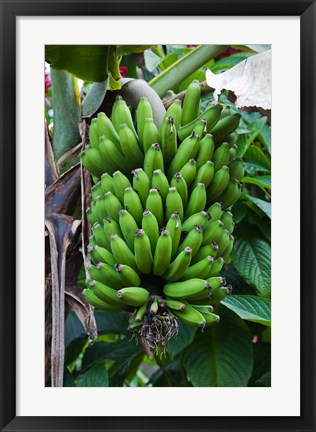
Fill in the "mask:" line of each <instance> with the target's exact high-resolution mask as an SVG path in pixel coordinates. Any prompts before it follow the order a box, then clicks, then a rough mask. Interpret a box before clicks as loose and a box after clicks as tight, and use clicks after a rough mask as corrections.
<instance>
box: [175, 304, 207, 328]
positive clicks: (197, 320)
mask: <svg viewBox="0 0 316 432" xmlns="http://www.w3.org/2000/svg"><path fill="white" fill-rule="evenodd" d="M184 304H185V306H186V308H185V310H184V311H177V310H174V314H175V315H176V316H178V317H179V318H181V319H182V320H183V321H184V322H186V323H187V324H189V325H192V326H195V327H201V328H202V329H204V327H205V325H206V320H205V318H204V316H203V314H201V312H199V311H198V310H197V309H195V308H194V307H193V306H191V305H190V303H188V302H184Z"/></svg>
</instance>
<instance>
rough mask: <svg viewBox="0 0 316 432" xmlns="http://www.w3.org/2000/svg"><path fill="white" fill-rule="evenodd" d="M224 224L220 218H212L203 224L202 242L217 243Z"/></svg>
mask: <svg viewBox="0 0 316 432" xmlns="http://www.w3.org/2000/svg"><path fill="white" fill-rule="evenodd" d="M224 229H225V227H224V224H223V222H222V221H221V220H214V221H212V219H211V220H210V221H209V222H207V223H206V224H205V225H204V229H203V244H204V245H208V244H211V243H212V242H216V243H218V242H219V241H220V239H221V237H222V235H223V233H224Z"/></svg>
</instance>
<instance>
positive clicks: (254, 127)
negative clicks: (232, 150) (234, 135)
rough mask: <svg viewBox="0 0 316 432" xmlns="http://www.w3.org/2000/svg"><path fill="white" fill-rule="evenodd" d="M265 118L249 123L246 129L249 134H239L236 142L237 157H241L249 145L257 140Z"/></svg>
mask: <svg viewBox="0 0 316 432" xmlns="http://www.w3.org/2000/svg"><path fill="white" fill-rule="evenodd" d="M266 121H267V119H266V117H261V118H260V119H258V120H256V121H255V122H253V123H251V124H250V125H249V127H248V130H249V132H248V133H247V134H241V135H239V136H238V141H237V146H238V150H237V156H238V157H243V156H244V154H245V153H246V151H247V150H248V148H249V146H250V144H251V143H252V142H253V141H254V140H255V139H256V138H257V136H258V135H259V133H260V131H261V129H262V127H263V126H264V124H265V123H266Z"/></svg>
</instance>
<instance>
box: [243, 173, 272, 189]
mask: <svg viewBox="0 0 316 432" xmlns="http://www.w3.org/2000/svg"><path fill="white" fill-rule="evenodd" d="M242 182H243V183H251V184H254V185H257V186H260V187H262V188H266V189H271V176H257V177H247V176H246V177H244V178H243V179H242Z"/></svg>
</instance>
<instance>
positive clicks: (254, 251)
mask: <svg viewBox="0 0 316 432" xmlns="http://www.w3.org/2000/svg"><path fill="white" fill-rule="evenodd" d="M233 260H234V266H235V267H236V269H237V271H238V272H239V274H240V275H241V276H242V277H243V278H244V279H245V281H246V282H247V283H248V284H249V285H251V286H252V287H254V288H255V289H256V290H257V292H258V293H259V294H260V295H261V296H262V297H269V296H270V292H271V247H270V244H269V243H268V242H267V241H265V240H263V239H262V238H261V236H260V235H259V232H258V231H257V229H255V228H252V227H251V226H250V225H246V227H244V228H243V229H241V228H240V227H239V230H238V235H237V234H236V242H235V246H234V249H233Z"/></svg>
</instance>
